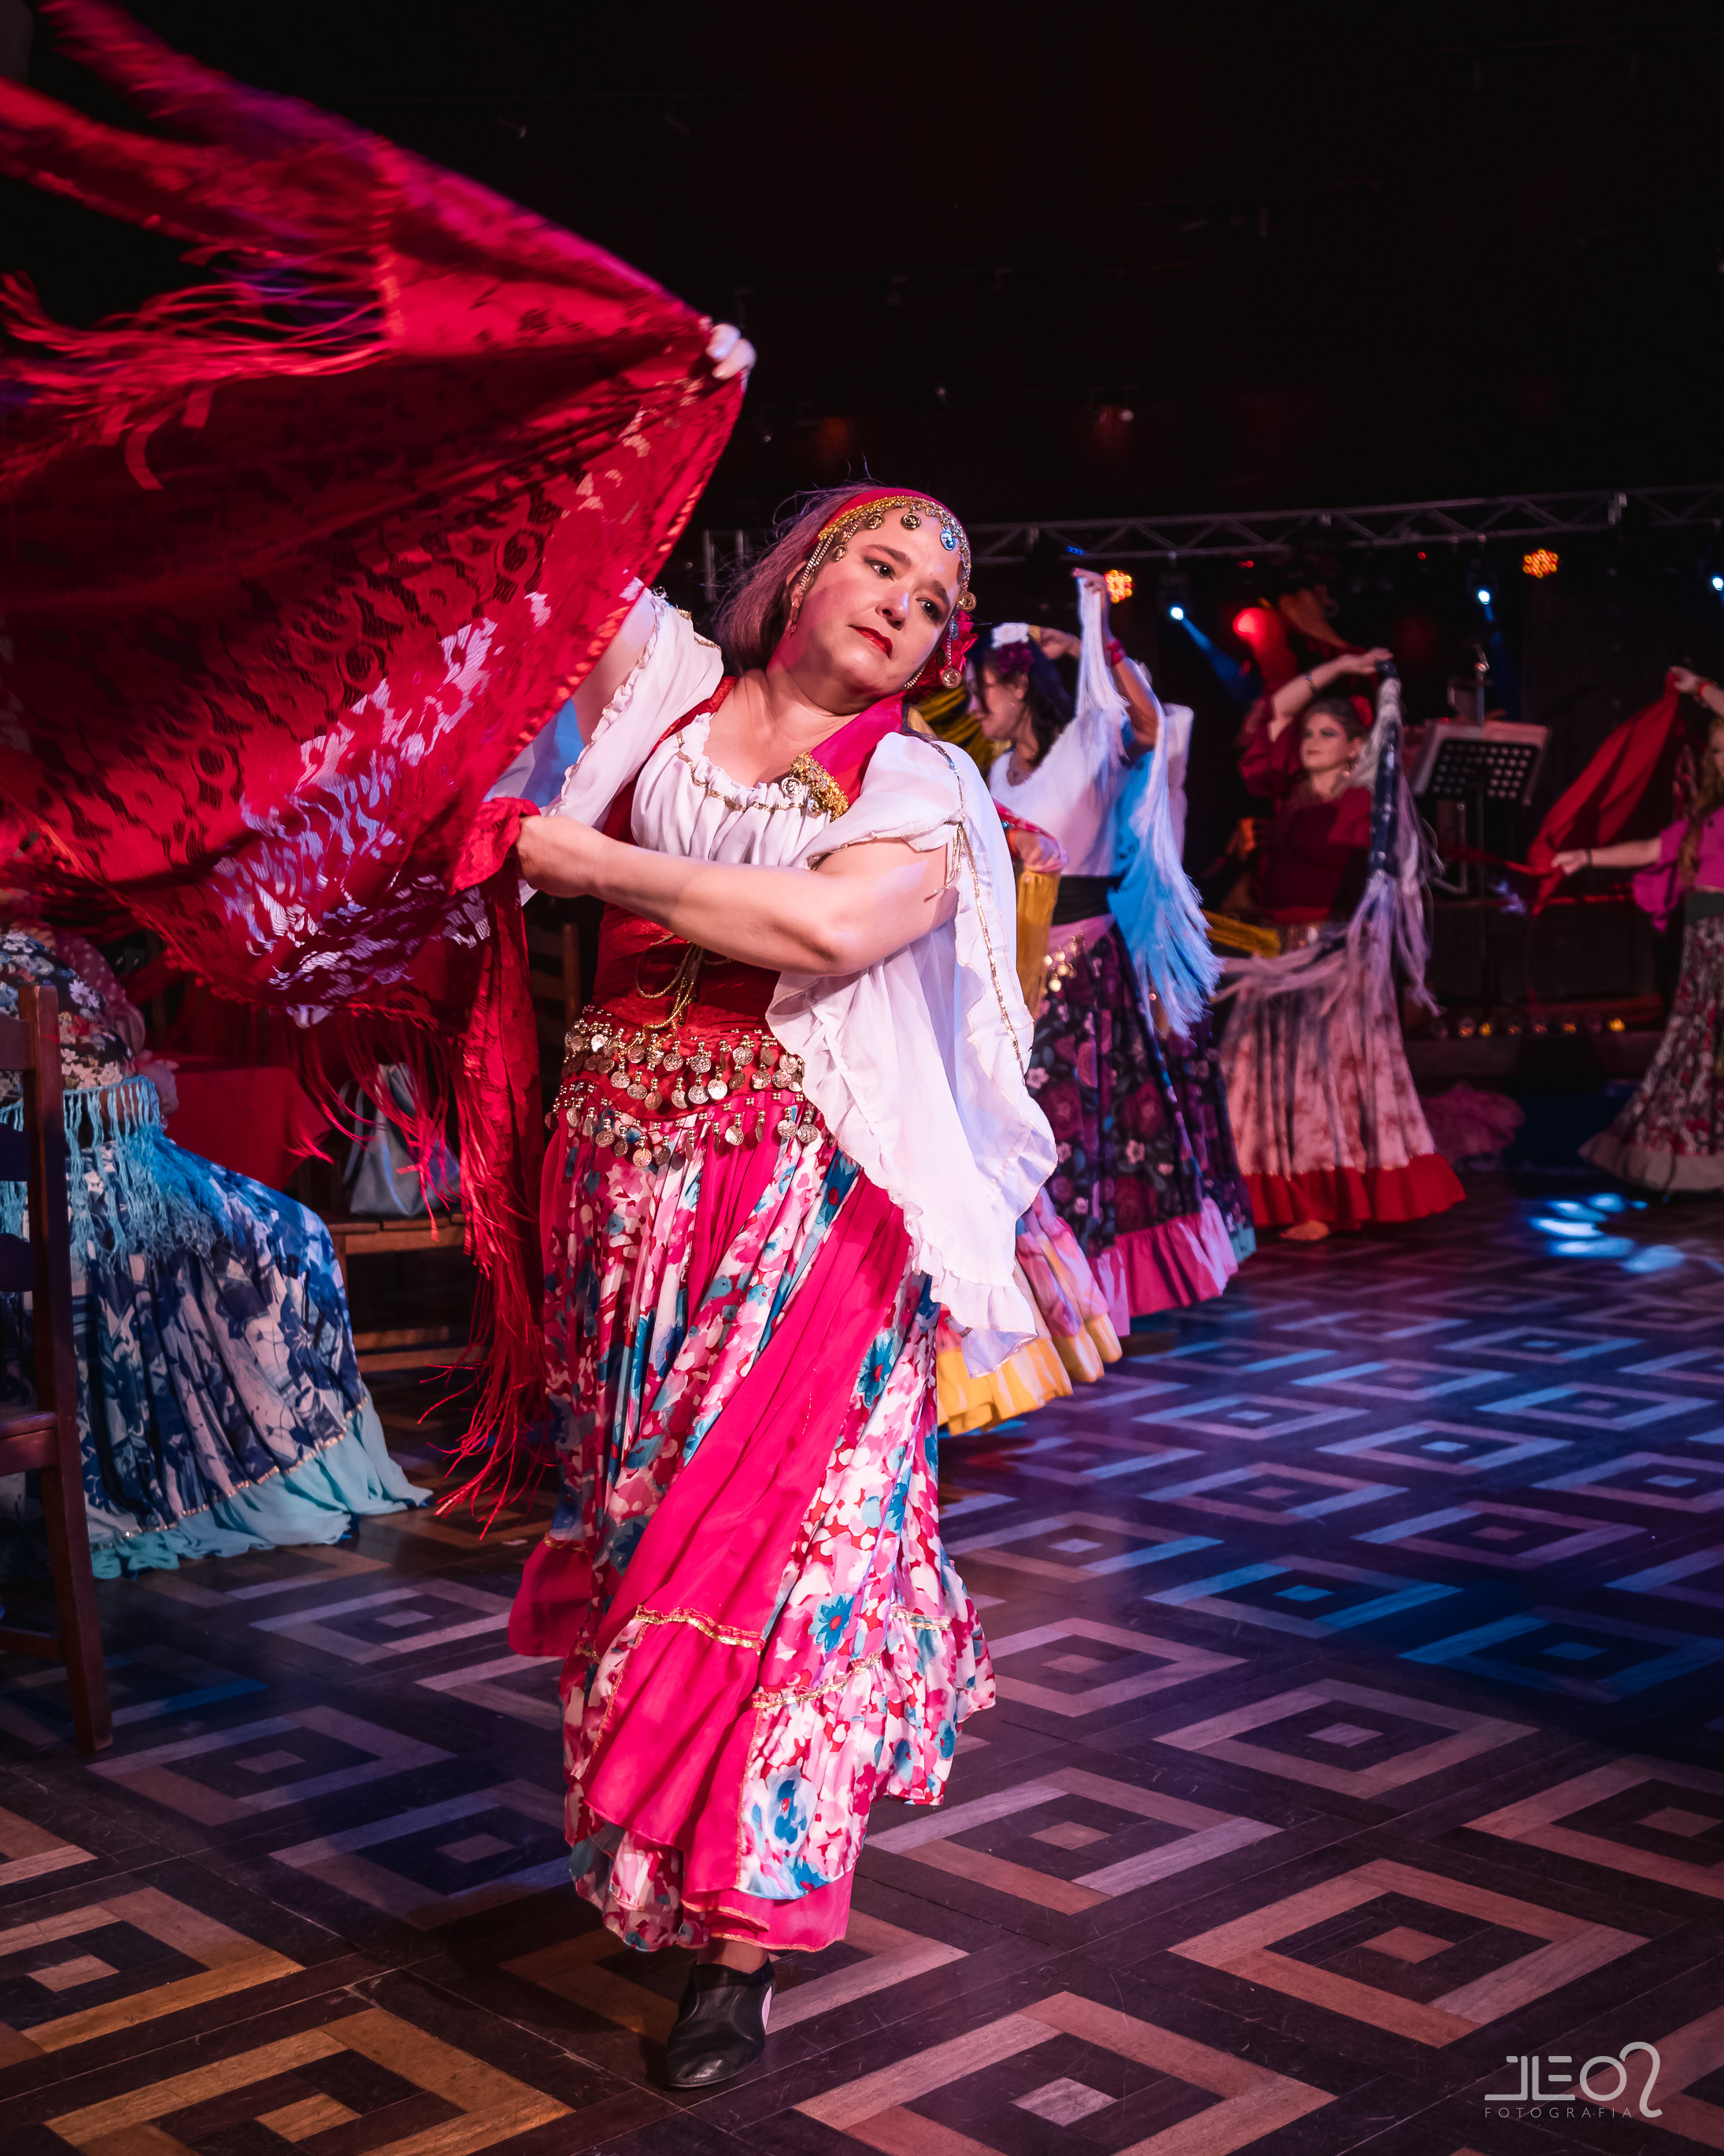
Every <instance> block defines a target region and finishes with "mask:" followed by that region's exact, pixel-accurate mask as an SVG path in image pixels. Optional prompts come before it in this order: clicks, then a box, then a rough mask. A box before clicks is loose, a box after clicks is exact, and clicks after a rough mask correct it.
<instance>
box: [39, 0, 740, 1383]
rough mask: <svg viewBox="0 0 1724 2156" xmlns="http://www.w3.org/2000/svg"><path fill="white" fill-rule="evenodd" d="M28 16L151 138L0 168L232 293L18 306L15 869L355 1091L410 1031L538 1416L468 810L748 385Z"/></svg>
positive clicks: (386, 192)
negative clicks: (449, 1128) (330, 1059)
mask: <svg viewBox="0 0 1724 2156" xmlns="http://www.w3.org/2000/svg"><path fill="white" fill-rule="evenodd" d="M45 13H47V15H48V16H49V18H50V19H51V21H52V22H53V23H54V26H55V28H56V29H57V30H58V32H59V37H60V41H61V43H62V44H63V45H65V46H69V49H71V51H72V52H73V54H74V56H75V57H76V58H78V59H80V60H82V61H84V62H85V64H88V65H89V66H90V67H91V68H93V69H95V70H96V71H97V72H99V73H100V74H102V75H104V76H105V77H106V78H107V79H108V80H110V82H112V83H113V84H115V85H117V86H118V87H119V88H121V90H123V91H124V92H125V93H126V95H127V96H128V97H129V99H130V100H131V102H132V104H133V105H134V106H136V108H137V109H138V110H140V111H141V113H142V114H143V115H146V119H147V121H148V122H149V123H150V125H151V129H152V131H151V132H150V133H148V134H145V133H141V132H137V133H134V132H129V131H122V130H119V129H115V128H113V127H110V126H104V125H101V124H99V123H97V122H96V121H91V120H90V119H87V118H85V116H83V115H80V114H79V113H76V112H73V111H70V110H66V109H65V108H64V107H62V106H60V105H56V104H54V102H52V101H51V100H49V99H47V98H44V97H43V96H41V95H39V94H38V93H36V92H33V91H32V90H28V88H26V87H24V86H23V85H19V84H18V83H14V82H11V81H7V80H0V169H3V170H5V171H6V172H8V173H11V174H13V175H14V176H16V177H22V178H24V179H28V180H30V181H33V182H35V183H36V184H38V185H39V186H43V187H50V188H53V189H54V190H56V191H57V192H59V193H64V194H67V195H69V196H72V197H74V198H75V199H77V200H79V201H80V202H83V203H87V204H90V205H91V206H92V207H94V208H98V209H102V210H105V211H107V212H109V213H111V214H113V215H115V216H116V217H121V218H126V219H128V220H130V221H131V222H132V223H137V224H141V225H146V226H147V227H149V228H151V229H153V230H156V231H159V232H165V233H167V234H172V235H174V236H176V237H177V238H178V239H182V240H184V241H185V242H186V243H187V245H188V248H190V249H195V250H198V254H197V256H196V257H195V259H201V260H203V261H204V262H206V263H209V264H214V265H216V266H217V267H218V269H219V270H220V272H221V279H222V280H221V281H220V282H218V283H217V284H215V285H203V286H200V287H198V288H196V289H195V290H188V291H182V292H178V293H174V294H172V295H168V296H167V297H165V298H162V299H159V300H154V301H152V302H151V303H150V304H149V305H146V307H145V308H143V309H142V310H141V311H140V312H139V313H138V314H137V315H136V316H134V317H132V318H131V319H130V320H126V321H115V322H107V323H104V324H101V325H100V326H98V327H97V328H95V330H92V331H73V330H68V329H66V328H64V327H63V326H59V325H58V324H55V323H54V322H52V321H49V320H48V319H47V318H46V317H45V316H44V314H43V312H42V311H41V309H40V307H39V305H38V303H37V301H36V300H35V297H34V295H33V293H32V292H31V291H30V290H28V288H27V287H23V286H21V285H18V284H17V283H13V284H12V285H9V286H8V288H7V290H6V291H5V294H4V298H3V309H4V326H5V327H6V329H7V330H8V331H9V332H10V336H11V346H10V349H9V351H8V352H6V353H4V354H3V355H0V400H3V403H4V405H5V406H6V408H7V415H8V424H7V426H6V428H5V429H4V430H0V510H3V517H0V530H3V532H4V535H5V536H4V545H5V548H6V555H7V567H6V628H7V634H8V639H10V646H11V649H10V652H9V654H8V656H7V657H6V658H5V660H4V663H3V675H0V714H3V716H0V877H3V879H4V880H5V881H6V882H8V883H12V884H23V885H28V886H29V887H31V888H32V889H33V892H34V893H35V895H36V896H38V899H40V901H42V902H44V904H45V905H47V906H53V907H55V908H57V909H58V910H59V911H60V912H61V914H62V915H63V916H64V914H65V913H66V912H67V911H69V910H75V909H77V908H80V907H81V908H82V909H83V910H84V911H85V912H86V913H88V912H89V911H90V907H91V906H92V905H95V906H100V903H102V902H104V901H106V902H109V903H110V906H111V907H112V908H113V910H115V911H124V912H125V913H126V915H128V916H131V918H132V919H134V920H136V921H141V922H142V923H144V924H145V925H146V926H147V927H151V928H152V929H154V930H155V931H156V932H157V933H158V934H159V935H160V936H161V937H162V941H163V942H164V944H165V945H166V947H167V951H168V953H169V954H170V956H171V957H172V958H174V959H175V960H177V962H178V963H179V964H181V965H182V967H184V968H187V970H188V971H190V972H192V973H195V974H196V975H197V976H198V978H200V979H202V980H203V981H204V982H205V983H208V985H209V986H210V987H211V988H214V989H216V990H218V992H220V993H223V994H224V995H228V996H230V997H233V998H239V999H241V1000H244V1001H245V1002H248V1003H250V1004H258V1005H264V1006H267V1007H269V1008H273V1009H288V1010H293V1011H295V1012H296V1013H297V1014H299V1015H300V1017H301V1019H305V1020H315V1019H316V1018H318V1017H319V1016H321V1014H326V1013H331V1012H333V1013H336V1014H338V1016H337V1017H336V1019H334V1020H332V1021H331V1024H332V1025H336V1026H340V1027H341V1028H342V1029H344V1031H345V1033H346V1035H347V1041H346V1045H347V1046H348V1047H350V1048H352V1047H355V1046H356V1045H357V1047H358V1049H359V1050H360V1054H359V1060H360V1062H361V1064H363V1062H364V1043H365V1039H366V1035H367V1022H369V1026H370V1030H371V1031H372V1034H373V1035H374V1036H375V1037H376V1038H377V1039H382V1037H384V1036H387V1039H388V1043H389V1050H390V1052H391V1053H392V1054H396V1055H399V1054H400V1053H401V1052H402V1050H401V1039H402V1029H403V1026H406V1027H408V1028H409V1029H417V1034H418V1041H419V1045H420V1052H421V1055H422V1060H423V1062H424V1064H425V1065H426V1068H427V1072H428V1078H434V1077H435V1076H436V1075H438V1073H439V1070H440V1071H441V1073H442V1075H444V1077H445V1078H446V1079H447V1080H448V1081H450V1082H452V1083H453V1086H454V1091H455V1095H456V1099H457V1103H458V1106H459V1111H460V1121H461V1130H462V1138H463V1155H464V1158H463V1180H464V1203H465V1205H466V1209H467V1213H468V1217H469V1224H470V1240H471V1242H472V1245H473V1247H474V1249H475V1255H477V1256H478V1257H479V1259H480V1261H481V1263H482V1265H484V1266H485V1270H486V1271H487V1273H488V1276H489V1278H490V1284H491V1288H492V1291H493V1293H494V1294H495V1297H496V1298H497V1305H498V1306H497V1308H496V1309H495V1312H492V1313H490V1315H489V1316H488V1317H485V1318H484V1319H482V1320H481V1325H480V1331H479V1333H478V1337H481V1338H484V1337H487V1332H492V1333H494V1335H495V1337H496V1339H497V1341H498V1348H497V1363H496V1366H495V1368H494V1369H493V1373H492V1377H493V1383H492V1385H491V1387H490V1392H489V1394H488V1397H487V1404H486V1412H487V1414H488V1416H489V1417H490V1420H491V1421H492V1422H493V1423H499V1422H502V1421H511V1420H512V1421H515V1422H518V1421H519V1419H520V1418H521V1415H523V1414H530V1413H531V1411H532V1409H533V1406H534V1401H535V1394H536V1387H537V1382H538V1380H537V1358H538V1353H539V1350H538V1346H537V1340H536V1322H535V1319H536V1288H537V1278H538V1267H539V1259H538V1249H537V1240H536V1224H535V1219H534V1211H535V1209H534V1207H533V1206H532V1204H531V1201H530V1199H529V1195H528V1193H529V1192H530V1191H531V1189H532V1188H533V1186H534V1182H535V1180H536V1178H535V1174H534V1170H535V1167H536V1158H537V1152H538V1147H539V1142H540V1132H539V1127H538V1126H539V1099H538V1088H537V1056H536V1044H535V1041H534V1029H533V1024H532V1015H531V1004H530V1002H529V1000H528V995H527V988H526V960H525V950H524V945H523V942H522V933H521V921H520V910H519V906H518V905H517V904H516V891H515V879H514V877H513V875H511V872H510V870H509V869H508V866H507V860H508V855H509V851H510V849H511V846H512V844H513V839H514V835H515V832H516V829H518V814H519V812H518V811H517V810H514V809H511V808H507V807H505V806H504V805H503V804H499V803H492V804H489V805H488V806H486V805H483V804H484V796H485V792H486V790H487V788H489V787H490V785H491V784H492V783H493V782H494V781H495V778H497V776H498V775H499V773H500V772H501V771H502V770H503V769H504V767H505V766H506V765H507V764H508V762H510V760H511V757H513V756H514V754H515V752H516V750H517V748H518V747H520V746H521V743H522V742H525V741H526V740H527V739H529V738H530V737H531V735H532V734H533V733H534V732H535V731H536V730H537V729H538V728H539V727H540V726H541V725H542V724H543V723H544V722H545V721H546V718H547V717H548V716H550V715H551V713H552V711H554V710H555V708H556V707H557V705H558V704H559V703H560V702H561V701H562V697H563V696H564V693H565V690H564V687H563V684H564V682H565V680H567V677H568V676H570V675H577V676H578V675H580V674H582V673H583V672H584V671H585V670H587V668H588V667H589V666H590V665H592V664H593V660H594V659H595V658H596V657H597V655H598V654H599V653H600V652H601V651H603V649H604V648H605V646H606V644H608V641H609V639H610V638H611V636H612V634H613V632H614V629H615V628H616V626H617V624H618V620H619V619H620V618H621V616H622V614H623V611H624V610H625V608H626V604H627V602H628V596H629V588H630V586H631V583H632V580H633V579H634V578H635V577H639V578H641V579H643V580H644V581H650V580H651V578H652V577H654V575H655V574H656V572H657V571H658V569H659V566H660V565H661V564H662V562H664V558H665V557H666V555H667V553H668V552H669V551H670V547H671V546H672V544H673V543H674V542H675V538H676V536H677V535H678V533H679V532H680V530H681V529H682V526H683V525H684V523H685V520H686V518H687V516H688V514H689V512H690V509H691V507H692V506H693V503H694V501H695V498H696V496H697V495H698V494H699V492H700V488H701V486H702V485H703V484H704V483H705V480H706V477H707V475H708V473H709V472H710V471H711V467H712V465H713V462H714V460H715V459H716V457H717V454H718V453H719V450H720V449H721V447H722V446H723V444H724V440H725V438H726V434H727V433H728V431H729V429H730V426H731V423H732V421H733V419H734V418H735V414H736V407H737V403H738V401H739V398H740V394H741V390H740V385H739V384H736V383H731V384H726V385H722V386H721V385H716V384H715V383H714V382H713V381H712V379H711V374H710V372H709V371H708V370H707V368H706V365H705V363H704V362H703V359H702V352H703V347H704V344H705V339H706V327H707V325H706V323H705V322H704V321H703V320H702V319H701V318H700V317H698V316H695V315H694V314H693V313H691V312H690V310H689V309H688V308H686V307H685V306H684V305H681V304H680V302H679V301H677V300H674V299H672V298H671V297H670V296H669V295H667V294H665V293H664V292H663V291H661V290H659V288H658V287H657V286H656V285H653V284H652V283H650V282H649V280H647V279H646V278H644V277H643V276H641V275H639V274H638V273H637V272H636V271H634V270H633V269H629V268H628V267H627V265H626V264H623V263H620V262H618V261H616V260H615V259H613V258H612V257H611V256H609V255H608V254H604V253H603V252H602V251H601V250H600V249H597V248H595V247H591V246H588V245H587V244H586V243H585V242H584V241H582V240H580V239H576V238H574V237H573V236H572V234H569V233H567V232H564V231H561V230H559V229H557V228H555V227H554V226H552V225H550V224H547V223H545V222H544V221H543V220H542V219H541V218H537V217H536V216H533V215H531V214H530V213H527V212H526V211H524V210H522V209H521V208H517V207H516V206H515V205H513V204H511V203H507V202H505V201H503V200H502V199H500V198H499V197H497V196H495V195H494V194H491V193H489V192H487V191H486V190H485V188H483V187H478V186H475V184H473V183H472V182H469V181H468V180H464V179H462V178H460V177H458V176H456V175H454V174H452V173H449V172H443V171H440V170H439V169H438V168H437V167H434V166H433V165H430V164H428V163H427V162H424V161H423V159H421V158H418V157H413V156H412V155H410V154H409V153H408V152H406V151H402V150H399V149H398V148H396V147H395V146H393V145H392V144H390V143H388V142H386V141H382V140H380V139H379V138H377V136H372V135H368V134H367V133H365V132H363V131H362V130H360V129H357V128H356V127H352V126H348V125H346V124H345V123H344V122H341V121H336V120H333V119H331V118H330V117H328V116H327V115H324V114H322V113H320V112H318V111H316V110H313V109H312V108H310V107H309V106H306V105H300V104H298V103H296V102H295V101H294V100H290V99H286V98H281V97H275V96H267V95H261V94H259V93H258V92H255V91H252V90H245V89H243V88H241V87H239V86H238V85H235V84H233V83H231V82H229V81H228V80H226V79H224V78H223V77H221V76H219V75H217V74H213V73H211V72H210V71H208V69H203V68H202V67H200V66H198V64H195V63H194V62H192V61H190V60H187V59H182V58H180V57H178V56H177V55H176V54H172V53H171V52H169V51H168V50H167V49H166V48H165V47H163V46H162V45H161V44H158V43H156V41H155V40H154V39H153V38H150V37H149V36H147V35H146V34H145V33H142V32H141V31H140V30H139V29H138V28H136V26H135V25H134V24H133V23H131V21H130V19H129V18H126V16H124V15H123V14H121V13H119V12H118V11H117V10H116V9H115V8H110V7H108V6H106V5H104V4H100V0H49V6H48V7H47V8H46V10H45ZM319 1030H320V1031H321V1032H323V1033H327V1032H328V1031H329V1030H330V1028H329V1027H323V1028H321V1029H319ZM310 1039H311V1040H312V1041H313V1042H314V1043H315V1042H316V1039H317V1034H316V1033H315V1032H314V1034H312V1035H311V1036H310Z"/></svg>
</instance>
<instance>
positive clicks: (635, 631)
mask: <svg viewBox="0 0 1724 2156" xmlns="http://www.w3.org/2000/svg"><path fill="white" fill-rule="evenodd" d="M655 618H656V617H655V615H654V609H653V595H652V593H650V592H643V593H641V595H640V597H639V598H638V599H636V601H635V602H634V605H633V606H632V607H630V608H629V611H628V613H625V614H624V615H623V624H622V626H621V628H620V629H618V631H617V633H616V634H615V635H614V636H613V638H612V639H611V640H610V642H609V644H608V645H607V646H606V647H605V649H604V651H603V654H601V655H600V657H599V660H598V664H597V665H595V666H594V667H593V670H592V672H591V673H590V674H588V675H587V676H586V678H585V680H582V682H581V683H580V685H578V686H577V688H576V689H575V690H574V691H573V696H574V706H575V722H576V724H577V726H579V727H580V729H581V738H582V741H583V742H590V741H591V740H592V738H593V728H594V727H595V726H597V725H598V721H599V720H600V719H601V718H602V717H603V715H604V707H605V706H606V705H607V704H608V703H609V701H611V698H612V697H613V696H615V695H616V693H617V691H618V689H620V688H621V687H622V685H623V683H624V682H625V681H626V680H628V679H629V675H631V674H632V673H633V672H634V670H635V668H636V667H637V666H638V665H639V664H640V657H641V654H642V653H643V652H644V650H645V649H646V648H647V641H648V639H649V637H650V636H651V635H652V633H653V623H654V619H655Z"/></svg>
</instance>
